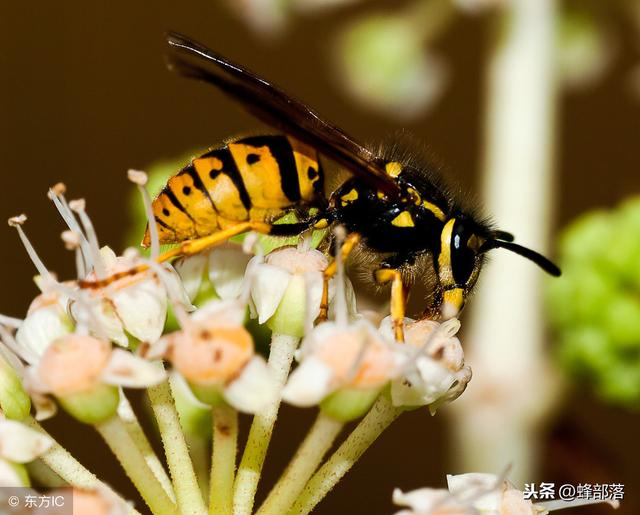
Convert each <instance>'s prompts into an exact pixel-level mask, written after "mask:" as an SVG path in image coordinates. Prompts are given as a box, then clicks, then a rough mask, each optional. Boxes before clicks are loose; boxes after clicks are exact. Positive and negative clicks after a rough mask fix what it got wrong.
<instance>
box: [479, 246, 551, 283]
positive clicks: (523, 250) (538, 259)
mask: <svg viewBox="0 0 640 515" xmlns="http://www.w3.org/2000/svg"><path fill="white" fill-rule="evenodd" d="M498 248H500V249H506V250H510V251H511V252H514V253H515V254H518V255H519V256H522V257H523V258H526V259H528V260H529V261H533V262H534V263H535V264H536V265H538V266H539V267H540V268H542V269H543V270H544V271H545V272H547V273H548V274H550V275H553V276H554V277H559V276H560V274H561V273H562V272H561V271H560V268H558V266H556V265H555V264H554V263H553V262H552V261H551V260H550V259H548V258H546V257H544V256H543V255H542V254H539V253H538V252H536V251H535V250H531V249H529V248H527V247H523V246H522V245H518V244H517V243H513V242H512V241H505V240H489V241H487V242H486V243H485V244H484V245H483V246H482V247H481V249H480V251H481V252H486V251H488V250H491V249H498Z"/></svg>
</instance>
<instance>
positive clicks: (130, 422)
mask: <svg viewBox="0 0 640 515" xmlns="http://www.w3.org/2000/svg"><path fill="white" fill-rule="evenodd" d="M118 416H119V417H120V420H122V422H123V423H124V425H125V427H126V428H127V431H129V435H131V438H132V439H133V441H134V442H135V444H136V446H137V447H138V449H140V452H141V453H142V455H143V456H144V459H145V461H146V462H147V465H149V468H150V469H151V471H152V472H153V475H154V476H156V478H157V479H158V481H160V484H161V485H162V488H163V489H164V491H165V493H166V494H167V495H168V496H169V498H170V499H171V500H172V501H174V502H175V500H176V498H175V494H174V492H173V486H172V485H171V479H169V476H168V475H167V471H166V470H165V469H164V466H163V465H162V463H161V462H160V460H159V459H158V456H157V455H156V453H155V452H154V451H153V448H152V447H151V443H149V440H148V439H147V435H146V434H145V433H144V430H143V429H142V427H141V426H140V422H139V421H138V417H136V414H135V412H134V411H133V409H132V408H131V404H129V400H128V399H127V398H126V396H125V395H124V392H120V404H119V405H118Z"/></svg>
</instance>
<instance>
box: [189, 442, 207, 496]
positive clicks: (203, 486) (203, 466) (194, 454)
mask: <svg viewBox="0 0 640 515" xmlns="http://www.w3.org/2000/svg"><path fill="white" fill-rule="evenodd" d="M185 438H186V440H187V446H188V447H189V455H190V456H191V462H192V463H193V470H194V471H195V473H196V477H197V479H198V486H199V487H200V494H201V495H202V498H203V499H206V497H207V496H208V495H209V469H210V468H211V467H210V463H209V458H210V455H211V452H210V450H209V443H210V442H209V437H208V436H206V437H205V436H202V435H196V434H189V433H187V434H185Z"/></svg>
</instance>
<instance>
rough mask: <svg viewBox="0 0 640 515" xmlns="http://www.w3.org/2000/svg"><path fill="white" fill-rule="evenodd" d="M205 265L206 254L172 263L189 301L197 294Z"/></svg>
mask: <svg viewBox="0 0 640 515" xmlns="http://www.w3.org/2000/svg"><path fill="white" fill-rule="evenodd" d="M206 265H207V255H206V253H203V254H196V255H195V256H189V257H186V258H183V259H180V260H178V261H176V262H175V263H174V266H175V269H176V271H177V272H178V275H179V276H180V279H181V280H182V284H183V285H184V289H185V290H186V292H187V295H189V300H190V301H193V299H195V298H196V295H197V294H198V290H199V289H200V285H201V284H202V278H203V275H204V268H205V266H206Z"/></svg>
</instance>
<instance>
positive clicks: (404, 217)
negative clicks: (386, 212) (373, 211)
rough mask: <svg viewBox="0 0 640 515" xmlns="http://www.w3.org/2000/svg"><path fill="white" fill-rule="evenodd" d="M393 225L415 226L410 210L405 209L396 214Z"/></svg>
mask: <svg viewBox="0 0 640 515" xmlns="http://www.w3.org/2000/svg"><path fill="white" fill-rule="evenodd" d="M391 225H395V226H396V227H414V226H415V224H414V223H413V217H412V216H411V213H409V211H403V212H402V213H400V214H399V215H398V216H396V217H395V218H394V219H393V220H391Z"/></svg>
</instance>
